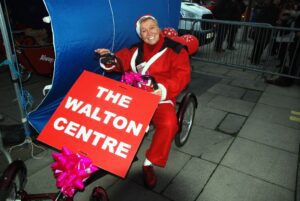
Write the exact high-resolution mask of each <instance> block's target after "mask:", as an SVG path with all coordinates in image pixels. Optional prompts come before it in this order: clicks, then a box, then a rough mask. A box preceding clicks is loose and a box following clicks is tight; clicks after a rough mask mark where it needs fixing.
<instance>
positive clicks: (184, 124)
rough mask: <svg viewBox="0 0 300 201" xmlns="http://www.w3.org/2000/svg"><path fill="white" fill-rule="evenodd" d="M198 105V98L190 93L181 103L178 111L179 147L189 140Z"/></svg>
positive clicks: (177, 137) (176, 142) (177, 140)
mask: <svg viewBox="0 0 300 201" xmlns="http://www.w3.org/2000/svg"><path fill="white" fill-rule="evenodd" d="M197 105H198V103H197V98H196V96H195V95H194V94H193V93H190V92H189V93H187V94H186V95H185V96H184V97H183V99H182V101H181V102H180V105H179V109H178V111H177V117H178V125H179V130H178V132H177V134H176V136H175V145H176V146H177V147H182V146H183V145H184V144H185V143H186V142H187V140H188V138H189V135H190V133H191V130H192V126H193V123H194V117H195V112H196V108H197Z"/></svg>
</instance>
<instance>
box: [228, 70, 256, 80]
mask: <svg viewBox="0 0 300 201" xmlns="http://www.w3.org/2000/svg"><path fill="white" fill-rule="evenodd" d="M226 75H227V76H229V77H234V78H241V77H243V78H245V79H249V80H255V79H257V78H258V77H259V76H260V73H257V72H254V71H245V70H239V69H236V70H230V71H228V72H227V73H226Z"/></svg>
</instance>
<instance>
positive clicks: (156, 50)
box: [116, 35, 191, 167]
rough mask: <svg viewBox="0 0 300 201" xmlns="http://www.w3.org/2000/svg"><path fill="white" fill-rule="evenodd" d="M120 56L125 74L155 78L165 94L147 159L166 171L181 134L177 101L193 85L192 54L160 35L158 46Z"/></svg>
mask: <svg viewBox="0 0 300 201" xmlns="http://www.w3.org/2000/svg"><path fill="white" fill-rule="evenodd" d="M116 56H117V57H118V58H119V59H120V60H121V61H122V63H123V66H124V71H125V72H126V71H133V72H140V73H141V74H149V75H151V76H153V77H154V78H155V80H156V81H157V83H158V87H159V89H161V91H162V97H161V101H160V104H159V105H158V107H157V109H156V111H155V113H154V115H153V118H152V124H153V126H154V127H155V132H154V135H153V138H152V143H151V145H150V147H149V149H148V150H147V152H146V158H147V159H148V160H150V161H151V162H152V163H153V164H154V165H157V166H160V167H164V166H165V165H166V162H167V159H168V155H169V152H170V148H171V144H172V142H173V139H174V136H175V135H176V133H177V130H178V122H177V116H176V108H175V107H176V97H177V96H178V95H179V94H180V92H181V91H182V90H183V89H184V88H185V87H186V86H187V84H188V83H189V82H190V74H191V68H190V61H189V55H188V52H187V50H186V49H185V47H184V46H183V45H181V44H180V43H178V42H175V41H173V40H171V39H169V38H167V37H164V36H162V35H160V39H159V41H158V42H157V43H156V44H155V45H149V44H146V43H143V42H141V43H139V44H136V45H134V46H132V47H131V48H126V49H122V50H120V51H118V52H117V53H116ZM116 69H117V70H119V71H120V69H118V67H117V68H116ZM145 107H147V106H146V105H145Z"/></svg>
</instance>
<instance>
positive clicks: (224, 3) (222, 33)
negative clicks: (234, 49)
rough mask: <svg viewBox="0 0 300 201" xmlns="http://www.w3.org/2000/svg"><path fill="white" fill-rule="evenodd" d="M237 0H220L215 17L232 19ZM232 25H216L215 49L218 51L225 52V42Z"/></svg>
mask: <svg viewBox="0 0 300 201" xmlns="http://www.w3.org/2000/svg"><path fill="white" fill-rule="evenodd" d="M235 1H236V0H219V1H218V2H217V5H216V7H215V9H214V11H213V14H214V17H215V18H216V19H217V20H232V18H233V14H232V13H233V12H234V11H233V10H235ZM230 27H231V25H230V24H226V23H222V22H220V23H217V27H216V34H217V36H216V40H215V51H216V52H218V53H221V52H224V51H225V50H224V49H223V42H224V40H225V38H226V35H227V33H228V31H229V29H230Z"/></svg>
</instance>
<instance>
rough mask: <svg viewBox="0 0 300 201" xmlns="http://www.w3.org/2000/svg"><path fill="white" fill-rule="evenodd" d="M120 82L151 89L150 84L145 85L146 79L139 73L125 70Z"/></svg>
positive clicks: (146, 89)
mask: <svg viewBox="0 0 300 201" xmlns="http://www.w3.org/2000/svg"><path fill="white" fill-rule="evenodd" d="M121 82H124V83H125V84H128V85H131V86H133V87H137V88H140V89H143V90H145V91H153V89H152V87H151V86H147V82H148V81H147V80H144V79H143V77H142V74H141V73H135V72H132V71H130V72H125V73H124V74H123V75H122V77H121Z"/></svg>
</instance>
